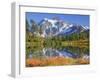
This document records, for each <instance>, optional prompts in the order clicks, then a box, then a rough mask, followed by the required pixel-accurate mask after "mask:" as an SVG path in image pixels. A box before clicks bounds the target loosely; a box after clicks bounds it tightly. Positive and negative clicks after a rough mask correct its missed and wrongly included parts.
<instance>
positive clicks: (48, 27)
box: [39, 18, 89, 37]
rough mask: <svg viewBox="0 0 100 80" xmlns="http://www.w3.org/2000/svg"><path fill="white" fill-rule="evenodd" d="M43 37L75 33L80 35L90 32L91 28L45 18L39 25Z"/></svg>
mask: <svg viewBox="0 0 100 80" xmlns="http://www.w3.org/2000/svg"><path fill="white" fill-rule="evenodd" d="M39 26H40V30H41V34H40V35H41V36H42V37H53V36H58V35H70V34H73V33H80V32H83V31H88V30H89V27H87V26H83V25H78V24H71V23H68V22H65V21H63V20H60V19H56V18H53V19H48V18H44V19H43V20H42V21H40V23H39Z"/></svg>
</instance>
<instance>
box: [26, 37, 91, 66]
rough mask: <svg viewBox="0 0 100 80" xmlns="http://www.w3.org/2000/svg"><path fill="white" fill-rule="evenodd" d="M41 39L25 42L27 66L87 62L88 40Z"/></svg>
mask: <svg viewBox="0 0 100 80" xmlns="http://www.w3.org/2000/svg"><path fill="white" fill-rule="evenodd" d="M36 39H37V40H36ZM43 40H44V39H43V38H41V39H40V38H39V39H38V38H35V39H34V40H33V41H35V42H27V43H26V44H27V46H26V50H27V54H26V66H27V67H35V66H62V65H79V64H89V56H90V55H89V43H88V41H86V40H81V41H61V40H60V41H59V40H58V41H56V40H51V39H47V40H44V41H43ZM50 40H51V41H50Z"/></svg>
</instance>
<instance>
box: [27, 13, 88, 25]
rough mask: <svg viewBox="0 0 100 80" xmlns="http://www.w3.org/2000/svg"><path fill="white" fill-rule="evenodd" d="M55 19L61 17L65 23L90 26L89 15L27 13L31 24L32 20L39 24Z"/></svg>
mask: <svg viewBox="0 0 100 80" xmlns="http://www.w3.org/2000/svg"><path fill="white" fill-rule="evenodd" d="M54 17H59V18H60V19H61V20H63V21H65V22H66V21H67V22H69V23H75V24H79V25H86V26H89V24H90V22H89V21H90V16H89V15H79V14H77V15H76V14H58V13H57V14H55V13H37V12H26V19H27V20H28V22H29V23H30V20H34V21H35V22H36V23H39V22H40V21H41V20H43V19H44V18H49V19H52V18H54Z"/></svg>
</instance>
